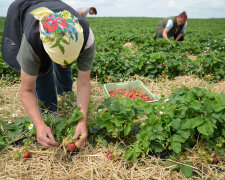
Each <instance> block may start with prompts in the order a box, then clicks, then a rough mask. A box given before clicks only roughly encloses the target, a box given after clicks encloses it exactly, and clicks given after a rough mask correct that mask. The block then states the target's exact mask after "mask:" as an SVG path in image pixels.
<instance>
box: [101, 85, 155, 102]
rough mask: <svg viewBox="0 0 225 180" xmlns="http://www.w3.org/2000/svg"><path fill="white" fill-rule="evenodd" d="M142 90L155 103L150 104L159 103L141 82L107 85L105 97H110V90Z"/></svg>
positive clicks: (105, 86)
mask: <svg viewBox="0 0 225 180" xmlns="http://www.w3.org/2000/svg"><path fill="white" fill-rule="evenodd" d="M136 87H138V88H140V89H141V90H142V91H143V92H144V93H145V94H147V95H148V96H149V97H150V98H153V99H154V100H153V101H147V103H149V102H156V101H158V99H159V98H158V97H157V96H155V95H154V94H152V92H151V91H150V90H149V89H148V88H147V87H145V85H144V84H143V83H142V82H141V81H126V82H118V83H106V84H104V90H105V96H106V98H108V97H110V95H109V92H108V91H110V90H112V91H114V90H123V89H131V88H136Z"/></svg>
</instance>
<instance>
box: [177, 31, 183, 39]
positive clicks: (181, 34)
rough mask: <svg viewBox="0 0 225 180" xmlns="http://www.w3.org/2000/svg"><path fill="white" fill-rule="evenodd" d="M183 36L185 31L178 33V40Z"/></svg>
mask: <svg viewBox="0 0 225 180" xmlns="http://www.w3.org/2000/svg"><path fill="white" fill-rule="evenodd" d="M182 36H183V33H182V32H180V33H179V34H178V35H177V38H176V41H178V40H179V39H180V38H181V37H182Z"/></svg>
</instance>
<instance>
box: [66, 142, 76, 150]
mask: <svg viewBox="0 0 225 180" xmlns="http://www.w3.org/2000/svg"><path fill="white" fill-rule="evenodd" d="M67 147H68V149H69V151H70V152H73V151H74V149H76V145H75V144H73V143H69V144H68V146H67Z"/></svg>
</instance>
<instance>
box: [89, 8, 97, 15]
mask: <svg viewBox="0 0 225 180" xmlns="http://www.w3.org/2000/svg"><path fill="white" fill-rule="evenodd" d="M90 9H92V10H93V11H94V14H95V15H97V9H96V8H95V7H90Z"/></svg>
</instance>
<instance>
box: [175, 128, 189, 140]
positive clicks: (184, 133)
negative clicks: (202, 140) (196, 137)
mask: <svg viewBox="0 0 225 180" xmlns="http://www.w3.org/2000/svg"><path fill="white" fill-rule="evenodd" d="M178 133H180V135H181V136H182V137H183V138H184V139H188V138H189V137H190V135H191V131H190V130H189V129H187V130H179V131H178Z"/></svg>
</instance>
